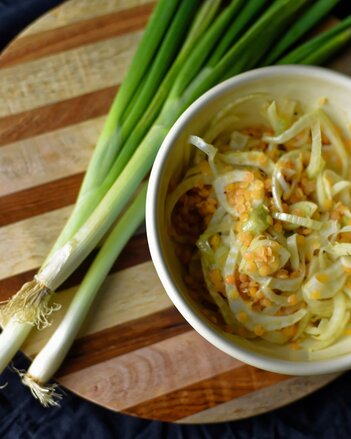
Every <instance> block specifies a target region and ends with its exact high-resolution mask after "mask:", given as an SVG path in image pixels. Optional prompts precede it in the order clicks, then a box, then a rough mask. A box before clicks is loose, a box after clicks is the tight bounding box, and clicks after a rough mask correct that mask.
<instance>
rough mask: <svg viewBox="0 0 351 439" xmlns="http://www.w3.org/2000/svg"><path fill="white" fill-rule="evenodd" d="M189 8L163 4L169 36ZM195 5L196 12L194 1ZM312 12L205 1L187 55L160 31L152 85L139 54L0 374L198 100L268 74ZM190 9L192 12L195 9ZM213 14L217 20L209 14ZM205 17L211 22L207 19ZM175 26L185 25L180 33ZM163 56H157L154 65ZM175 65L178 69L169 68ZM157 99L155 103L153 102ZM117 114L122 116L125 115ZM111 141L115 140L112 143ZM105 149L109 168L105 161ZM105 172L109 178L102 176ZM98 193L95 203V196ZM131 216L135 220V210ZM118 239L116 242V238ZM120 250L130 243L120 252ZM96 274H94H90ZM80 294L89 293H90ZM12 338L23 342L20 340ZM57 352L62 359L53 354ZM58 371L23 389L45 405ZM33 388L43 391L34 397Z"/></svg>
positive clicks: (10, 312) (287, 2)
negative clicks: (283, 39) (281, 47)
mask: <svg viewBox="0 0 351 439" xmlns="http://www.w3.org/2000/svg"><path fill="white" fill-rule="evenodd" d="M187 2H188V0H183V1H178V2H174V1H172V2H170V1H169V0H160V2H159V4H158V7H157V8H156V11H155V13H154V14H155V15H154V17H155V16H157V14H161V12H162V8H164V10H163V13H165V12H166V9H167V8H168V6H167V5H168V4H172V5H173V7H174V9H173V11H172V14H171V16H172V18H171V19H169V20H168V22H167V23H168V24H167V27H168V31H167V32H175V30H174V29H177V28H178V25H179V26H180V25H181V23H180V21H181V20H180V19H179V17H180V15H179V14H180V13H181V12H180V11H186V10H188V9H185V6H184V5H185V4H186V3H187ZM191 3H193V4H194V5H195V2H191ZM266 3H270V6H269V7H268V8H266V10H265V11H264V12H263V13H262V10H263V9H264V8H263V7H264V6H265V4H266ZM309 3H310V2H309V1H308V0H275V1H273V2H272V1H270V2H266V1H265V0H249V1H245V2H244V1H242V0H232V1H231V2H229V4H227V5H226V6H223V2H220V1H217V2H213V1H212V2H211V1H210V0H209V1H207V2H204V3H203V5H202V6H201V7H200V8H199V12H198V13H197V15H195V10H196V8H195V7H194V9H193V10H192V12H191V13H192V14H193V16H194V18H193V24H192V26H189V27H190V31H189V33H188V35H187V36H186V35H185V34H184V35H183V37H182V38H183V39H184V44H183V46H182V47H181V45H176V44H173V42H172V43H171V42H170V39H169V38H168V39H167V35H169V34H167V33H165V30H164V32H160V34H159V36H158V40H157V42H156V43H154V51H153V52H152V51H151V50H150V53H151V52H152V53H153V55H150V57H149V61H148V62H147V63H145V68H144V78H145V79H144V80H143V79H142V76H143V75H139V77H137V78H136V79H135V78H134V77H133V75H136V73H134V70H135V69H136V70H138V68H139V67H138V62H137V61H136V60H137V59H138V57H139V58H143V56H144V55H143V53H142V52H141V51H140V50H138V51H137V55H136V58H135V59H134V61H133V62H132V66H134V70H133V72H132V73H131V74H132V77H133V78H134V79H133V81H131V83H132V84H131V85H128V83H129V82H128V81H129V78H128V76H127V78H126V81H125V83H127V85H126V86H124V85H122V87H121V89H120V92H119V93H121V91H122V90H125V91H124V92H123V93H122V97H123V99H122V98H118V95H117V98H116V100H115V103H114V105H113V106H112V109H111V111H110V114H109V116H108V119H107V125H106V126H108V128H105V129H106V130H107V131H106V133H107V134H106V135H105V134H104V135H102V137H101V138H102V139H104V140H101V141H100V142H99V143H98V145H97V148H96V152H95V153H94V155H93V158H92V164H90V165H89V167H88V171H87V177H86V178H85V180H84V183H83V186H82V189H81V192H80V195H79V197H78V203H77V208H76V209H78V210H79V212H78V213H77V214H76V213H74V215H73V218H74V221H73V223H71V224H70V222H69V223H68V226H67V228H66V231H67V230H68V231H67V233H66V235H65V231H64V234H63V235H62V236H63V238H62V237H60V238H59V241H58V242H59V243H58V244H57V245H56V246H54V250H53V251H52V252H51V253H50V255H49V257H48V258H47V259H46V261H45V262H44V264H43V266H42V267H41V269H40V270H39V272H38V273H37V275H36V276H35V277H34V279H33V280H32V281H31V282H29V283H27V284H25V285H24V286H23V287H22V289H21V290H20V291H19V292H18V293H17V294H16V295H15V296H14V297H13V299H11V300H10V301H9V302H8V304H7V305H6V307H4V308H3V315H4V317H5V319H6V320H7V324H6V326H5V329H4V331H3V333H2V334H1V335H0V371H2V370H3V368H4V367H6V365H7V364H8V362H9V361H10V359H11V358H12V356H13V355H14V353H15V352H16V351H17V349H18V348H19V347H20V346H21V344H22V342H23V341H24V339H25V338H26V337H27V335H28V334H29V332H30V330H31V328H32V327H33V326H34V325H36V326H45V325H47V324H48V319H47V316H48V314H50V313H51V312H52V311H53V309H54V308H53V306H54V305H51V304H50V303H49V301H50V299H51V298H52V296H53V292H54V291H55V290H56V289H57V288H58V287H59V286H60V285H61V284H62V283H63V282H64V281H65V280H66V279H67V278H68V276H70V274H71V273H72V272H73V271H74V270H75V269H76V268H77V267H78V266H79V265H80V264H81V263H82V261H83V260H84V259H85V258H86V257H87V255H88V254H89V253H90V252H91V251H92V250H93V249H94V248H95V247H96V246H97V244H98V243H99V242H100V241H101V239H102V238H103V237H104V236H105V235H106V234H107V232H108V231H109V230H110V228H111V227H112V225H113V223H114V222H115V221H116V218H118V216H119V215H120V214H121V213H122V210H123V209H124V208H125V206H126V205H127V204H128V202H129V200H130V199H131V197H133V194H134V193H135V192H136V191H137V189H138V187H139V185H140V184H141V182H142V180H143V179H144V178H145V176H146V175H147V173H148V172H149V170H150V169H151V166H152V164H153V162H154V159H155V157H156V154H157V151H158V149H159V147H160V145H161V143H162V142H163V140H164V138H165V136H166V134H167V133H168V131H169V130H170V128H171V127H172V125H173V124H174V122H175V121H176V120H177V118H178V117H179V116H180V114H181V113H182V112H183V111H184V110H185V109H186V108H187V107H188V106H189V105H190V104H191V103H192V102H193V101H194V100H195V99H197V98H198V97H199V96H200V95H201V94H202V93H204V92H205V91H207V90H208V89H209V88H211V87H212V86H214V85H215V84H217V83H219V82H221V81H222V80H224V79H226V78H228V77H230V76H232V75H235V74H238V73H240V72H243V71H245V70H248V69H251V68H253V67H256V66H260V63H262V62H263V58H264V56H266V54H267V53H269V51H270V50H271V49H272V47H274V44H275V42H276V41H277V39H278V38H279V36H280V35H281V34H283V33H284V31H285V29H286V28H287V27H288V26H289V25H291V23H292V22H293V21H294V20H295V19H296V16H298V15H299V14H301V12H302V11H303V9H304V8H305V7H306V6H308V5H309ZM317 3H318V2H317ZM319 3H320V4H321V3H322V0H319ZM189 4H190V2H189ZM174 5H175V6H174ZM187 7H188V8H190V6H189V5H187ZM183 8H184V9H183ZM160 10H161V12H160ZM188 11H190V9H189V10H188ZM206 12H210V13H209V14H206ZM184 13H185V12H184ZM189 13H190V12H189ZM257 16H258V18H257ZM177 17H178V21H177ZM206 17H209V18H208V19H206ZM254 19H256V21H254ZM253 21H254V22H253ZM151 22H153V23H154V24H153V25H154V26H155V29H157V27H158V23H157V21H155V19H154V20H153V19H151ZM175 22H176V23H178V24H177V25H174V23H175ZM156 23H157V24H156ZM310 23H311V22H310ZM311 25H312V24H311ZM149 26H150V25H149ZM149 28H150V27H148V28H147V31H146V33H148V29H149ZM234 28H235V29H234ZM307 28H308V26H304V29H305V31H307V30H308V29H307ZM345 29H347V26H346V27H345V28H343V29H339V30H338V32H336V33H334V34H331V35H329V36H328V37H326V38H324V39H323V40H322V41H321V42H320V48H319V49H320V52H319V53H320V56H321V57H322V58H323V61H324V60H325V58H326V55H325V53H326V52H325V51H324V52H323V51H322V47H328V44H329V45H330V44H331V43H330V41H331V38H334V37H335V36H336V35H340V32H342V31H343V30H345ZM150 32H151V31H150ZM151 33H152V32H151ZM175 34H176V33H175ZM175 34H172V35H175ZM145 35H146V34H145ZM165 41H167V44H170V45H171V46H172V47H173V48H174V52H173V55H172V57H168V55H167V50H166V49H165V48H164V47H165V46H164V44H165V43H164V42H165ZM143 44H144V45H146V47H144V49H145V50H146V49H147V47H148V46H147V41H146V42H145V41H144V39H143V40H142V43H141V45H143ZM306 44H308V43H306ZM336 44H337V43H335V42H334V43H333V47H334V49H333V51H335V45H336ZM162 48H164V49H162ZM327 52H328V53H331V52H332V51H331V50H330V48H329V49H328V50H327ZM155 53H157V55H155V56H154V54H155ZM160 54H162V57H161V58H162V59H163V57H165V59H167V60H168V61H167V66H168V67H167V69H166V70H167V73H166V70H165V71H163V73H162V75H160V76H159V77H158V79H159V78H161V76H163V77H164V79H163V81H162V82H161V83H160V85H159V87H158V88H157V85H158V84H157V83H156V82H158V81H153V79H152V77H151V75H149V73H148V72H150V71H153V75H154V74H155V75H156V74H157V72H156V71H155V70H154V69H153V66H155V63H157V65H158V66H159V67H158V68H161V67H160V66H161V64H162V63H161V61H160V58H158V57H159V56H161V55H160ZM303 54H304V56H302V57H301V60H302V61H303V60H304V59H306V57H307V56H309V55H310V52H309V51H308V50H305V48H304V47H303ZM300 55H301V54H299V56H300ZM152 58H154V60H153V62H152V61H151V60H152ZM171 58H172V59H173V62H171V61H170V59H171ZM298 62H300V61H298ZM315 62H318V59H315ZM158 68H157V69H158ZM157 69H156V70H157ZM155 86H156V88H157V90H156V89H155ZM150 90H153V91H152V92H151V91H150ZM140 96H143V99H142V104H143V105H142V107H143V111H142V112H138V110H136V109H135V106H136V105H137V103H138V105H139V102H140ZM151 96H154V97H153V98H152V99H151V102H150V98H151ZM118 99H120V102H122V104H118V105H117V104H116V102H119V101H118ZM119 105H121V108H122V109H119ZM116 108H117V110H116ZM127 110H128V111H127ZM103 133H104V132H103ZM122 133H123V134H122ZM112 138H113V140H111V139H112ZM103 145H105V146H103ZM111 145H113V147H112V146H111ZM105 148H106V150H107V157H108V160H105V155H104V149H105ZM100 162H101V163H102V165H101V168H100V166H99V165H100ZM102 169H103V170H104V172H102V171H101V170H102ZM95 177H96V178H95ZM91 194H94V195H93V196H91ZM87 197H91V198H90V199H89V202H86V204H85V206H88V207H87V208H86V210H84V209H83V207H84V199H87ZM82 206H83V207H82ZM144 208H145V206H144V204H143V205H142V207H141V204H138V209H140V211H144ZM75 211H77V210H75ZM81 212H83V213H81ZM75 215H77V217H75ZM125 215H128V210H127V212H126V214H125ZM76 218H78V220H77V219H76ZM123 218H125V217H124V216H122V218H121V220H120V221H122V224H125V223H123ZM75 221H76V223H75ZM72 224H73V225H72ZM118 224H120V223H118ZM116 227H117V228H118V233H119V234H120V235H123V234H124V233H125V232H124V229H123V227H126V226H123V227H122V226H118V225H117V226H116ZM114 230H116V229H114ZM112 233H113V234H114V236H116V234H115V231H113V232H112ZM116 233H117V232H116ZM110 236H111V235H110ZM129 236H130V235H129ZM120 240H121V241H119V240H118V239H117V238H116V248H117V251H116V250H114V249H112V247H113V246H112V244H111V245H110V244H109V245H108V247H107V248H108V250H104V249H106V247H105V245H106V243H111V242H112V240H110V238H107V240H106V242H105V244H104V245H103V247H102V249H101V252H105V253H106V252H110V253H111V259H110V261H111V260H113V258H115V257H116V256H117V255H118V252H119V251H120V248H121V247H120V245H124V243H125V241H122V237H121V238H120ZM119 242H121V243H122V244H119ZM99 254H100V253H99ZM97 258H99V256H98V257H97ZM99 261H100V262H97V263H96V265H95V267H96V266H98V267H100V266H101V264H102V258H101V257H100V259H99ZM111 263H112V262H111ZM94 264H95V263H94ZM94 264H93V266H94ZM93 266H92V268H91V270H93V271H92V272H93V273H94V270H95V269H96V268H93ZM108 266H109V263H106V270H107V267H108ZM96 270H98V272H99V273H100V272H101V273H102V272H103V270H102V269H101V271H99V270H100V268H99V269H96ZM92 272H91V271H89V273H92ZM107 272H108V270H107ZM107 272H106V274H107ZM89 273H88V274H89ZM88 274H87V276H88ZM106 274H105V276H106ZM94 276H95V275H93V274H90V275H89V276H88V280H87V281H85V279H84V281H83V284H82V285H85V286H84V287H81V288H82V290H81V289H79V292H78V296H77V297H79V299H77V301H78V302H77V301H75V302H74V303H75V304H76V305H75V307H74V308H73V309H74V310H75V311H70V310H71V308H70V310H68V312H67V314H66V317H65V318H66V319H67V320H66V321H70V319H71V317H70V316H71V314H70V312H72V313H74V314H72V316H73V317H72V319H73V320H75V319H77V320H78V323H77V326H74V328H73V329H72V334H74V336H75V335H76V332H77V330H78V329H77V327H78V326H79V325H80V322H81V321H82V320H80V318H84V316H85V314H86V309H87V308H88V306H90V303H91V301H92V299H93V297H94V294H96V291H97V290H98V288H99V286H100V285H101V283H102V281H103V276H102V275H101V276H97V278H98V279H99V280H97V281H96V282H94V280H93V279H94ZM89 283H92V286H91V287H89V285H88V284H89ZM90 288H91V290H90ZM80 291H83V293H81V292H80ZM84 291H88V292H84ZM75 300H76V299H75ZM80 301H81V302H82V303H84V305H82V316H83V317H78V314H79V312H78V309H79V303H80ZM67 316H68V317H67ZM11 328H12V329H11ZM11 332H12V333H13V334H15V335H14V336H13V334H12V333H11ZM67 337H68V336H67ZM72 340H73V338H72V337H70V338H69V342H68V343H67V345H65V347H62V349H63V351H62V352H63V354H62V355H63V356H64V355H65V354H66V352H67V349H68V348H67V346H68V345H70V343H71V342H72ZM48 349H49V348H48ZM49 352H54V351H53V350H50V349H49ZM60 355H61V354H60V353H58V352H56V353H55V355H52V358H53V357H56V360H52V361H56V363H55V364H56V365H58V364H60V362H61V360H62V358H63V357H62V356H60ZM40 358H41V359H42V358H43V356H40V357H39V359H40ZM39 359H38V362H37V363H36V364H40V363H41V361H42V360H40V361H39ZM35 367H38V370H39V369H40V366H35ZM46 368H48V369H46ZM55 368H56V366H52V367H51V366H47V365H46V366H45V367H43V369H44V372H43V374H42V376H41V377H40V379H39V378H38V376H37V375H36V374H33V369H32V370H31V373H30V374H29V375H24V376H23V380H24V381H25V382H27V384H29V385H30V387H31V389H32V391H33V394H37V395H36V396H37V397H39V399H40V398H41V397H40V395H41V393H40V389H39V387H38V386H34V385H31V384H30V383H32V382H33V383H36V384H38V385H39V386H43V385H44V384H45V382H46V380H47V379H50V378H51V376H52V374H53V373H54V372H55V371H56V369H55ZM45 370H48V372H47V373H46V372H45ZM34 387H35V389H36V390H34ZM44 393H45V392H44ZM46 394H47V395H49V398H47V399H45V396H42V398H41V399H42V402H43V403H45V401H46V404H50V402H49V401H51V400H52V399H55V398H54V396H55V395H54V394H55V389H51V390H50V389H49V390H48V391H47V392H46Z"/></svg>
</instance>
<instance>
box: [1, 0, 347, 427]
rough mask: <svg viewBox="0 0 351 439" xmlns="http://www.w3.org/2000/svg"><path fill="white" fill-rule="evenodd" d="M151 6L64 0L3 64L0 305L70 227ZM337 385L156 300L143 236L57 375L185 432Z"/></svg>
mask: <svg viewBox="0 0 351 439" xmlns="http://www.w3.org/2000/svg"><path fill="white" fill-rule="evenodd" d="M153 4H154V3H153V2H152V1H150V0H89V1H86V0H70V1H68V2H66V3H64V4H63V5H62V6H61V7H60V8H58V9H56V10H54V11H52V12H50V13H49V14H47V15H46V16H45V17H42V18H41V19H40V20H39V21H38V22H37V23H35V24H34V25H32V26H31V27H29V28H28V29H26V30H25V32H23V33H22V34H21V35H20V36H19V37H18V38H17V39H16V40H15V41H14V42H13V44H12V45H11V46H10V47H9V48H8V49H7V50H6V51H5V53H4V54H3V55H2V56H1V57H0V93H1V97H2V99H1V100H0V213H1V215H0V300H5V299H7V298H8V297H9V296H10V295H11V294H12V293H14V292H15V291H16V290H17V289H18V288H19V287H20V285H21V284H22V283H23V282H25V281H27V280H29V279H31V277H32V276H33V275H34V273H35V270H36V269H37V268H38V266H40V263H41V262H42V261H43V259H44V258H45V255H46V254H47V252H48V250H49V248H50V246H51V245H52V243H53V241H54V240H55V237H56V236H57V234H58V233H59V231H60V229H61V228H62V226H63V224H64V222H65V220H66V219H67V217H68V215H69V213H70V211H71V209H72V203H73V202H74V199H75V197H76V195H77V191H78V189H79V185H80V183H81V180H82V177H83V172H84V169H85V168H86V165H87V162H88V159H89V156H90V154H91V151H92V148H93V146H94V144H95V141H96V139H97V136H98V133H99V130H100V129H101V126H102V124H103V120H104V116H105V115H106V113H107V111H108V108H109V106H110V104H111V102H112V99H113V97H114V94H115V92H116V90H117V89H118V85H119V84H120V82H121V80H122V78H123V76H124V74H125V72H126V68H127V65H128V63H129V61H130V59H131V57H132V55H133V53H134V50H135V47H136V45H137V43H138V41H139V40H140V36H141V30H142V28H143V26H144V25H145V23H146V20H147V18H148V15H149V13H150V11H151V9H152V7H153ZM350 59H351V58H350V57H349V58H348V59H346V58H344V59H343V60H342V61H340V60H339V61H337V63H339V64H337V66H338V68H339V69H347V68H348V67H347V66H348V65H350V62H349V61H348V60H350ZM92 257H93V256H91V257H89V258H88V259H87V261H85V263H84V264H83V267H82V269H81V270H80V271H78V272H77V273H75V274H74V275H73V276H72V277H71V278H70V279H69V280H68V281H67V282H66V283H65V284H64V285H63V286H62V288H61V291H60V292H59V294H57V295H56V297H55V300H56V301H57V302H59V303H61V304H62V308H61V310H60V311H58V312H57V314H56V315H55V319H54V320H53V324H52V326H51V327H50V328H49V329H47V330H45V331H40V332H35V331H33V334H32V335H31V337H30V339H29V340H27V342H26V343H25V345H24V348H23V349H24V351H25V352H26V353H27V354H28V355H29V356H31V357H34V356H35V355H36V353H37V352H38V351H39V350H40V348H41V347H42V346H43V345H44V343H45V341H46V340H47V339H48V337H49V336H50V334H51V333H52V332H53V331H54V329H55V327H57V324H58V322H59V320H60V318H62V315H63V313H64V311H65V309H67V306H68V304H69V303H70V301H71V299H72V297H73V294H74V292H75V290H76V288H77V285H78V284H79V282H80V281H81V279H82V276H83V275H84V272H85V270H86V269H87V268H88V266H89V264H90V263H91V261H92ZM334 377H335V376H334V375H333V376H325V377H314V378H291V377H290V378H289V377H286V376H283V375H278V374H273V373H269V372H265V371H262V370H258V369H255V368H252V367H250V366H247V365H244V364H242V363H240V362H239V361H237V360H235V359H233V358H231V357H229V356H227V355H226V354H224V353H222V352H220V351H219V350H217V349H216V348H214V347H213V346H211V345H210V344H209V343H207V342H206V341H205V340H204V339H202V338H201V337H200V336H199V335H198V334H197V333H196V332H195V331H194V330H193V329H192V328H191V327H190V326H189V325H188V324H187V323H186V322H185V320H184V319H183V318H182V317H181V315H180V314H179V313H178V312H177V311H176V309H175V308H174V307H173V305H172V303H171V302H170V300H169V298H168V296H167V295H166V294H165V292H164V291H163V288H162V286H161V284H160V282H159V280H158V278H157V275H156V272H155V270H154V268H153V265H152V263H151V261H150V255H149V252H148V248H147V242H146V237H145V233H143V232H142V231H141V232H139V233H138V234H136V235H135V236H134V237H133V238H132V240H131V241H130V242H129V244H128V245H127V247H126V248H125V250H124V251H123V253H122V255H121V257H120V258H119V259H118V261H116V263H115V265H114V267H113V269H112V270H111V273H110V274H109V276H108V278H107V280H106V281H105V283H104V285H103V287H102V288H101V291H100V294H99V296H98V298H97V300H96V301H95V303H94V306H93V307H92V309H91V312H90V314H89V317H88V319H87V320H86V322H85V323H84V325H83V327H82V329H81V331H80V334H79V337H78V339H77V340H76V342H75V344H74V346H73V348H72V350H71V352H70V353H69V356H68V358H67V359H66V361H65V363H64V364H63V366H62V367H61V369H60V370H59V372H58V374H57V378H58V381H59V383H61V384H62V385H64V386H66V387H67V388H69V389H71V390H73V391H74V392H76V393H78V394H79V395H82V396H83V397H85V398H88V399H91V400H92V401H95V402H97V403H99V404H101V405H104V406H106V407H109V408H112V409H114V410H120V411H123V412H126V413H129V414H132V415H136V416H141V417H145V418H153V419H161V420H168V421H177V422H186V423H197V422H218V421H224V420H229V419H240V418H242V417H246V416H252V415H254V414H256V413H262V412H265V411H268V410H270V409H272V408H276V407H278V406H280V405H282V404H287V403H289V402H291V401H293V400H295V399H297V398H299V397H302V396H304V395H306V394H308V393H310V392H311V391H313V390H315V389H317V388H319V387H321V386H323V385H324V384H325V383H327V382H329V381H330V380H332V379H333V378H334Z"/></svg>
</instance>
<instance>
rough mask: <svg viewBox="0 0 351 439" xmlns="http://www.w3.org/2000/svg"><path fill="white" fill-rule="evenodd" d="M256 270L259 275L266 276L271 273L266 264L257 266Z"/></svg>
mask: <svg viewBox="0 0 351 439" xmlns="http://www.w3.org/2000/svg"><path fill="white" fill-rule="evenodd" d="M258 272H259V273H260V276H268V275H269V274H270V273H271V269H270V268H269V266H268V265H267V264H263V265H262V266H261V267H260V268H259V270H258Z"/></svg>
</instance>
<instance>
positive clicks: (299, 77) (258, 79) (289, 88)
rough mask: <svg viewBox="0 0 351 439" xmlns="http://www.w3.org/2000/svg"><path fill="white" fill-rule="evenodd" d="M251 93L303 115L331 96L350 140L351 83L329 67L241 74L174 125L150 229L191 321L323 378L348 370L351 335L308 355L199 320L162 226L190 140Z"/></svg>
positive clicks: (156, 174) (236, 351) (273, 364)
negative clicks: (294, 106) (295, 104)
mask: <svg viewBox="0 0 351 439" xmlns="http://www.w3.org/2000/svg"><path fill="white" fill-rule="evenodd" d="M252 94H259V95H260V94H261V95H262V100H267V95H269V96H270V97H273V98H274V99H277V100H280V99H282V98H289V99H292V100H297V101H299V102H300V103H301V105H302V106H303V107H304V108H305V110H310V109H313V108H316V107H317V106H318V105H319V102H320V100H321V99H323V100H324V98H326V103H325V104H324V106H323V108H324V110H325V111H326V112H327V113H328V114H329V116H330V117H331V118H332V120H334V121H335V122H336V123H337V124H338V125H339V127H341V128H342V129H343V134H344V136H345V138H347V139H350V137H351V136H350V128H349V127H350V123H351V100H350V96H351V79H348V78H346V77H344V76H342V75H339V74H335V73H332V72H330V71H328V70H325V69H319V68H311V67H293V66H284V67H280V68H279V67H274V68H265V69H259V70H256V71H252V72H249V73H246V74H243V75H239V76H238V77H236V78H233V79H230V80H228V81H226V82H224V83H222V84H220V85H219V86H217V87H215V88H214V89H212V90H210V91H209V92H208V93H206V94H205V95H203V96H202V97H201V98H200V99H198V100H197V101H196V102H195V103H194V104H193V105H192V106H191V107H190V108H189V109H188V110H187V111H186V112H185V113H184V114H183V115H182V116H181V118H180V119H179V120H178V122H177V123H176V124H175V125H174V127H173V128H172V130H171V131H170V133H169V135H168V136H167V138H166V139H165V141H164V143H163V145H162V147H161V149H160V152H159V154H158V157H157V159H156V162H155V165H154V168H153V171H152V175H151V179H150V185H149V186H150V187H149V193H151V196H148V211H147V217H149V220H148V223H149V224H151V225H150V227H149V226H148V235H149V239H150V241H151V242H150V248H151V253H152V257H153V260H154V263H155V266H156V269H157V271H158V273H159V276H160V278H161V281H162V283H163V285H164V287H165V289H166V291H167V293H168V294H169V296H170V298H171V300H172V301H173V302H174V304H175V305H176V306H177V308H178V309H179V310H180V312H181V313H182V314H183V315H184V317H185V318H186V319H187V320H188V321H189V323H190V324H191V325H192V326H193V327H194V328H195V329H197V330H198V332H200V334H202V335H203V336H204V337H205V338H207V339H208V340H209V341H211V342H212V343H213V344H215V345H216V346H217V347H219V348H220V349H222V350H224V351H225V352H227V353H229V354H230V355H232V356H234V357H236V358H239V359H240V360H243V361H245V362H247V363H250V364H254V365H256V366H258V367H262V368H264V369H268V370H273V371H277V372H282V373H292V374H308V373H325V372H331V371H336V370H341V369H345V368H347V367H349V366H350V365H351V354H349V353H351V344H350V341H349V340H350V339H348V338H347V337H344V339H342V340H340V341H339V342H338V343H336V344H334V345H333V346H331V347H330V348H328V349H325V350H323V351H320V352H314V353H312V354H311V353H307V352H306V351H304V350H296V351H295V350H292V349H291V348H290V347H288V346H278V345H275V344H271V343H268V342H265V341H259V340H253V341H247V340H245V339H243V338H241V337H237V336H233V335H228V334H227V333H225V332H223V331H221V330H220V329H219V328H218V327H216V326H215V325H213V324H212V323H211V322H209V321H208V320H207V319H205V317H203V316H202V314H201V313H200V312H199V310H198V308H197V304H196V303H194V302H193V301H192V300H191V299H190V297H189V294H188V293H187V288H186V286H185V284H184V282H183V270H182V266H181V264H180V262H179V260H178V258H177V256H176V255H175V251H174V247H173V243H172V240H171V239H170V237H169V234H168V231H167V227H166V221H165V206H166V198H167V194H168V190H169V189H168V188H169V185H170V183H171V184H174V183H176V182H178V181H179V180H180V179H181V178H182V176H183V173H184V169H185V168H186V167H187V165H188V163H189V160H190V157H191V154H192V152H193V148H194V147H192V146H190V145H189V144H188V141H187V140H188V137H189V135H190V134H194V135H199V136H201V135H202V133H203V131H204V129H205V128H206V126H207V125H208V123H209V122H210V121H211V120H212V119H213V117H214V116H215V115H216V114H218V112H219V111H221V110H222V109H223V108H224V107H225V106H226V105H228V104H230V103H231V102H233V101H234V100H236V99H241V98H242V97H245V96H248V95H252ZM239 113H240V119H241V123H242V124H243V125H245V124H250V123H251V124H252V122H253V121H254V122H259V118H260V117H261V116H260V114H259V111H257V112H256V111H253V110H252V105H248V104H247V101H245V100H243V102H242V104H240V105H239ZM150 217H151V219H150ZM151 229H152V230H151ZM334 360H335V361H334ZM330 361H333V363H332V364H331V363H330ZM323 363H324V365H323ZM313 364H314V365H313ZM321 364H322V366H321ZM316 365H318V367H317V366H316Z"/></svg>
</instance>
